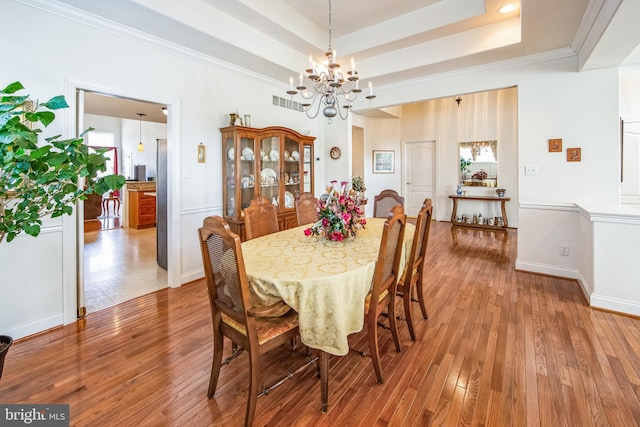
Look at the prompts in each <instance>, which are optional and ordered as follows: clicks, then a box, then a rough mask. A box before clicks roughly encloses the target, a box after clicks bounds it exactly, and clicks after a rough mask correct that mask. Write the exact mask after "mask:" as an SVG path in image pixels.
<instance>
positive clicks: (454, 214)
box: [449, 196, 511, 229]
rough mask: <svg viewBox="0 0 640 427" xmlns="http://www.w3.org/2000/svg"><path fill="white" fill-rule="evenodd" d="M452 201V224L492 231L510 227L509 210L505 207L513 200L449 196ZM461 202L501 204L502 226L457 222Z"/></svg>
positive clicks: (495, 197) (507, 198) (506, 198)
mask: <svg viewBox="0 0 640 427" xmlns="http://www.w3.org/2000/svg"><path fill="white" fill-rule="evenodd" d="M449 198H450V199H452V200H453V209H452V211H451V224H453V225H460V226H463V227H477V228H492V229H504V228H507V227H508V226H509V222H508V221H507V210H506V207H505V203H507V202H508V201H509V200H511V199H510V198H509V197H498V196H449ZM459 200H471V201H481V202H500V209H501V211H502V221H503V224H502V225H497V224H495V223H494V225H489V224H476V223H473V222H472V223H467V222H464V221H457V220H456V217H457V214H458V201H459Z"/></svg>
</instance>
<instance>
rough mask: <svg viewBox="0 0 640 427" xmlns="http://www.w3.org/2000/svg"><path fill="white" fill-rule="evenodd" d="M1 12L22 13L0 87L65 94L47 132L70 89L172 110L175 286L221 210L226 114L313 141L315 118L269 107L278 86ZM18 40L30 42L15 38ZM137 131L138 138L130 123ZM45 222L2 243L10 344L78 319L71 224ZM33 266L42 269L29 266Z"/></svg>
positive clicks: (30, 13)
mask: <svg viewBox="0 0 640 427" xmlns="http://www.w3.org/2000/svg"><path fill="white" fill-rule="evenodd" d="M0 8H1V10H2V12H3V15H4V16H19V17H20V19H11V20H5V22H3V25H2V26H1V27H0V42H3V43H1V44H2V46H3V49H4V54H5V55H6V57H11V58H13V61H14V65H13V66H11V67H0V81H2V82H5V83H4V84H7V83H10V82H13V81H16V80H20V81H21V82H22V83H23V84H24V85H25V86H26V87H27V89H28V93H30V94H31V95H32V96H33V97H35V98H39V99H48V98H50V97H52V96H55V95H60V94H66V95H67V102H69V104H70V105H71V106H72V108H71V109H67V110H64V111H62V112H60V113H59V114H58V119H57V120H56V121H55V122H54V123H53V124H52V125H51V126H50V127H49V128H48V129H47V130H46V132H45V135H44V136H49V135H54V134H57V133H60V134H64V135H66V136H70V135H71V133H72V129H73V124H74V119H73V115H74V109H73V108H74V107H75V99H73V98H74V97H73V96H72V95H73V90H72V89H73V87H74V86H78V87H81V88H88V89H92V90H98V91H100V92H105V93H113V94H117V95H123V96H128V97H131V98H136V99H141V100H149V101H153V102H158V103H162V104H167V105H170V108H169V110H170V116H172V117H173V122H172V117H169V126H168V130H167V133H168V135H169V137H168V139H169V144H168V145H169V156H170V160H169V161H170V163H172V162H175V163H172V164H171V165H170V173H171V168H173V169H172V170H173V176H171V177H170V178H171V180H172V181H171V182H170V183H169V185H170V189H169V198H170V201H171V200H173V202H174V205H175V206H171V207H170V210H171V209H172V208H174V209H175V212H176V215H175V217H174V218H173V221H171V225H170V227H172V228H173V230H170V244H171V241H173V245H174V247H173V250H171V248H170V254H171V256H172V257H177V261H176V260H174V261H172V260H170V263H169V268H170V276H172V277H173V276H175V277H176V282H177V283H173V285H179V284H180V283H185V282H187V281H189V280H193V279H195V278H197V277H198V275H200V276H201V275H202V271H201V266H199V264H200V251H199V247H198V244H197V240H196V228H197V226H198V225H199V224H201V223H202V219H203V218H204V217H205V216H206V215H210V214H214V213H221V204H222V196H221V192H220V188H221V174H220V163H221V162H220V151H221V149H220V144H221V142H220V131H219V128H220V127H222V126H226V125H228V120H229V115H228V114H229V113H230V112H232V111H236V110H238V111H239V112H240V113H241V114H251V115H252V124H253V126H255V127H264V126H272V125H281V126H286V127H290V128H293V129H297V130H306V129H309V130H310V131H311V135H318V129H319V128H320V126H321V124H320V123H319V122H318V121H311V120H309V119H307V118H306V116H304V115H303V114H300V113H299V112H296V111H293V110H288V109H285V108H281V107H277V106H274V105H272V104H271V100H272V96H273V95H274V94H276V95H280V96H283V95H284V92H285V90H286V88H285V87H284V85H281V84H280V82H274V81H271V80H265V79H262V78H260V77H257V76H255V75H254V74H252V73H244V72H242V71H241V70H238V69H232V68H229V67H227V66H225V65H223V64H220V63H218V62H215V61H212V60H210V59H208V58H204V57H193V56H192V57H190V56H189V54H188V53H186V52H174V51H173V50H172V47H171V46H162V47H156V46H154V45H152V44H151V43H149V42H146V41H144V42H143V41H138V39H135V38H132V37H129V36H128V35H127V34H126V33H122V34H116V33H117V30H116V31H104V30H101V29H99V28H96V27H94V26H89V25H84V24H82V23H80V22H77V21H74V20H69V19H65V18H63V17H61V16H59V15H57V14H51V13H48V12H45V11H42V10H39V9H36V8H32V7H29V6H27V5H24V4H21V3H18V2H15V1H11V0H0ZM52 28H55V31H51V29H52ZM15 34H23V35H24V34H28V37H22V38H19V39H16V37H15ZM34 40H37V43H34V42H33V41H34ZM144 126H145V123H143V127H144ZM134 129H135V134H136V135H137V133H138V124H137V123H136V124H135V126H134ZM132 132H133V131H132ZM172 132H173V133H172ZM137 138H138V137H137V136H136V139H137ZM200 142H202V143H204V144H205V145H206V146H207V163H197V157H196V151H197V145H198V144H199V143H200ZM47 225H48V227H47V228H46V229H45V230H44V233H43V236H41V237H39V238H37V239H34V238H32V237H28V236H26V237H25V236H23V237H20V238H17V239H16V240H15V241H14V242H11V243H9V244H7V243H3V244H2V245H0V271H2V272H3V279H2V281H1V282H0V299H2V300H3V301H10V304H11V306H12V311H11V312H10V313H9V312H7V311H3V312H1V313H0V332H1V333H9V334H10V335H12V336H14V337H15V338H19V337H22V336H25V335H29V334H32V333H35V332H38V331H41V330H43V329H46V328H49V327H53V326H57V325H60V324H61V323H62V321H63V319H64V322H71V321H73V319H74V318H75V270H76V268H77V259H76V256H75V240H76V226H75V218H73V217H66V218H64V219H57V220H56V221H52V222H51V224H49V223H47ZM36 260H37V261H36ZM34 263H38V267H39V268H37V269H34V268H32V267H33V265H34ZM27 265H29V266H31V267H28V266H27ZM172 268H173V273H172ZM25 280H27V281H28V284H27V285H25V284H24V281H25ZM170 280H172V278H171V277H170ZM16 283H20V286H17V285H16Z"/></svg>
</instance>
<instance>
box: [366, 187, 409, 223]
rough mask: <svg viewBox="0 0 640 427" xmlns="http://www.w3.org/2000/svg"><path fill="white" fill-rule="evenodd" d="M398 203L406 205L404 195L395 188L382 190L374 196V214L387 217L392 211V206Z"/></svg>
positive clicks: (376, 216) (378, 216) (377, 216)
mask: <svg viewBox="0 0 640 427" xmlns="http://www.w3.org/2000/svg"><path fill="white" fill-rule="evenodd" d="M398 205H400V206H404V197H402V196H401V195H399V194H398V193H397V192H396V191H395V190H382V192H380V194H378V195H377V196H375V197H374V198H373V216H374V218H386V217H387V216H389V214H390V213H391V208H393V207H394V206H398Z"/></svg>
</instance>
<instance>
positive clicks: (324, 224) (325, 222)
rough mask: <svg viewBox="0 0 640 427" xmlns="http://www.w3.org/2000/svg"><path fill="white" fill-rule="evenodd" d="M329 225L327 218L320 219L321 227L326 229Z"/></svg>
mask: <svg viewBox="0 0 640 427" xmlns="http://www.w3.org/2000/svg"><path fill="white" fill-rule="evenodd" d="M328 225H329V220H328V219H327V218H322V226H323V227H327V226H328Z"/></svg>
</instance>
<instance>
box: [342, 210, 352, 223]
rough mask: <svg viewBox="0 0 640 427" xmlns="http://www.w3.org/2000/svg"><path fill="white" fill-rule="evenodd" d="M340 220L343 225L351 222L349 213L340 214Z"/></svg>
mask: <svg viewBox="0 0 640 427" xmlns="http://www.w3.org/2000/svg"><path fill="white" fill-rule="evenodd" d="M342 220H343V221H344V222H345V223H348V222H349V221H350V220H351V214H350V213H349V212H343V213H342Z"/></svg>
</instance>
